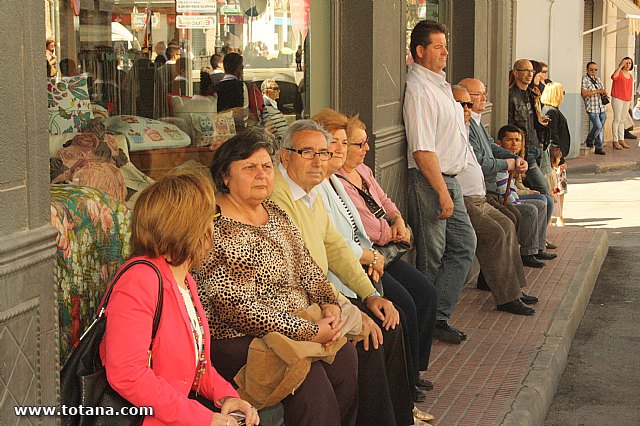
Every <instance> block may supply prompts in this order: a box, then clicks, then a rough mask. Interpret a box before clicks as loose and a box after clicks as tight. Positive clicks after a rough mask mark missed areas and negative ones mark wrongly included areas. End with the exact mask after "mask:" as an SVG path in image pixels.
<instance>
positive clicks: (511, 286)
mask: <svg viewBox="0 0 640 426" xmlns="http://www.w3.org/2000/svg"><path fill="white" fill-rule="evenodd" d="M453 96H454V98H455V99H456V101H458V102H459V103H460V104H461V105H462V108H463V110H464V121H465V123H466V124H467V126H468V125H469V120H470V119H471V109H472V108H473V102H471V97H470V96H469V93H468V92H467V89H466V88H464V87H462V86H454V88H453ZM466 149H467V156H466V158H467V166H466V167H465V168H464V169H463V170H462V172H460V174H459V175H458V177H457V179H458V182H459V183H460V188H461V190H462V195H463V196H464V205H465V207H466V208H467V212H468V214H469V218H470V219H471V223H472V224H473V229H474V231H475V233H476V236H477V238H478V248H477V250H476V256H477V257H478V262H480V269H481V270H482V273H483V274H484V277H485V280H486V281H487V285H488V286H489V289H490V290H491V293H492V294H493V299H494V300H495V302H496V305H497V307H498V310H500V311H506V312H511V313H512V314H516V315H533V313H534V312H535V310H534V309H532V308H530V307H528V306H527V305H525V303H526V304H531V305H532V304H534V303H538V299H537V298H536V297H534V296H529V295H527V294H524V293H522V290H520V289H521V288H522V287H526V285H527V279H526V278H525V276H524V268H523V266H522V260H521V259H520V246H519V244H518V234H517V233H516V228H515V225H514V224H513V222H511V220H510V219H509V218H508V217H507V216H505V215H504V214H502V213H500V211H498V210H497V209H496V208H494V207H493V206H491V205H490V204H489V203H487V198H486V195H487V189H486V186H485V183H484V174H483V173H482V168H481V167H480V163H478V160H477V159H476V156H475V154H474V153H473V148H471V145H470V144H469V142H468V141H467V142H466Z"/></svg>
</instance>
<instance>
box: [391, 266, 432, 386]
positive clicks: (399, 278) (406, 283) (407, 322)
mask: <svg viewBox="0 0 640 426" xmlns="http://www.w3.org/2000/svg"><path fill="white" fill-rule="evenodd" d="M382 285H383V288H384V296H385V297H386V298H387V299H389V300H390V301H392V302H393V303H394V305H396V306H397V307H398V308H401V309H402V311H403V312H404V314H405V317H406V318H405V319H403V320H402V328H403V330H404V335H405V339H406V342H405V343H407V344H408V345H405V347H408V349H407V354H408V355H410V356H411V360H412V364H413V369H412V371H411V373H412V380H411V381H410V383H411V384H415V383H416V382H417V380H418V379H419V378H420V371H425V370H426V369H427V368H428V367H429V358H430V357H431V344H432V342H433V329H434V327H435V324H436V312H437V309H438V292H437V290H436V287H435V286H434V285H433V284H432V283H430V282H429V281H428V280H427V277H426V276H425V275H424V274H423V273H422V272H420V271H418V270H417V269H416V268H415V267H413V265H411V264H410V263H408V262H405V261H404V260H402V259H400V260H398V261H396V262H395V263H394V264H392V265H391V266H389V267H386V266H385V272H384V275H383V276H382Z"/></svg>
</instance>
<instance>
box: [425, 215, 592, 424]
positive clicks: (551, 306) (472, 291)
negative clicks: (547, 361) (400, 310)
mask: <svg viewBox="0 0 640 426" xmlns="http://www.w3.org/2000/svg"><path fill="white" fill-rule="evenodd" d="M594 237H595V230H593V229H585V228H577V227H565V228H560V229H558V228H554V229H552V230H551V231H550V232H549V239H550V240H551V241H553V242H554V243H556V244H557V245H558V246H559V248H558V249H557V250H555V252H556V253H557V254H558V258H557V259H555V260H552V261H549V262H547V266H546V267H545V268H543V269H531V268H525V272H526V274H527V280H528V282H529V286H528V287H527V288H525V289H524V290H525V292H526V293H528V294H531V295H534V296H538V297H539V299H540V302H539V303H538V304H536V305H535V309H536V313H535V314H534V315H533V316H529V317H524V316H519V315H512V314H509V313H506V312H499V311H497V310H496V309H495V304H494V302H493V299H492V297H491V293H490V292H485V291H480V290H477V289H476V288H475V286H474V287H466V288H465V289H463V291H462V295H461V297H460V300H459V302H458V306H457V308H456V310H455V312H454V314H453V317H452V324H453V325H454V326H455V327H456V328H459V329H461V330H464V331H465V333H466V334H467V336H468V339H467V340H466V341H465V342H463V343H462V344H460V345H451V344H448V343H442V342H439V341H436V342H435V344H434V346H433V350H432V353H431V363H430V366H429V371H428V372H427V373H426V375H425V377H426V378H428V379H430V380H432V381H433V382H434V383H435V389H434V390H433V391H431V392H429V393H428V398H427V401H426V402H425V403H422V404H418V407H419V408H420V409H422V410H424V411H429V412H431V413H432V414H433V415H435V417H436V420H434V421H433V422H432V424H434V425H436V424H438V425H446V426H449V425H465V426H466V425H494V424H496V423H497V422H499V421H500V420H501V419H502V418H503V416H504V414H505V413H506V411H507V409H508V408H509V406H510V404H511V402H512V401H513V398H514V397H515V395H516V393H517V390H518V389H519V386H520V384H521V382H522V380H523V378H524V377H525V376H526V374H527V372H528V370H529V368H530V365H531V363H532V361H533V359H534V357H535V355H536V353H537V351H538V350H539V349H540V347H541V345H542V343H543V339H544V334H545V332H546V331H547V330H548V329H549V326H550V324H551V321H552V319H553V317H554V315H555V314H556V312H557V310H558V306H559V304H560V302H561V301H562V299H563V297H564V295H565V293H566V290H567V287H568V285H569V283H570V282H571V281H572V280H573V277H574V276H575V274H576V273H577V270H578V267H579V265H580V264H581V262H582V260H584V256H585V251H586V248H587V247H589V244H590V243H591V241H592V239H593V238H594Z"/></svg>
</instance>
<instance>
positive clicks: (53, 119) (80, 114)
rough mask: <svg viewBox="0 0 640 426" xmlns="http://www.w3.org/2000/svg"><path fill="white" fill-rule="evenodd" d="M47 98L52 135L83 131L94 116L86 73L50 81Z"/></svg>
mask: <svg viewBox="0 0 640 426" xmlns="http://www.w3.org/2000/svg"><path fill="white" fill-rule="evenodd" d="M47 98H48V111H49V133H51V134H52V135H59V134H62V133H73V132H81V131H82V130H84V128H85V127H86V125H87V123H88V122H89V120H91V119H92V118H93V112H92V111H91V101H90V99H89V89H88V87H87V75H86V74H80V75H78V76H75V77H63V78H62V79H61V80H60V81H59V82H57V83H56V82H53V81H50V82H49V84H48V86H47Z"/></svg>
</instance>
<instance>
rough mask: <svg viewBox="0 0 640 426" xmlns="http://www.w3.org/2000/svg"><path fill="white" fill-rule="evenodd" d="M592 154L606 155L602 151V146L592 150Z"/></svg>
mask: <svg viewBox="0 0 640 426" xmlns="http://www.w3.org/2000/svg"><path fill="white" fill-rule="evenodd" d="M594 154H596V155H607V153H606V152H604V149H602V148H596V150H595V151H594Z"/></svg>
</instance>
